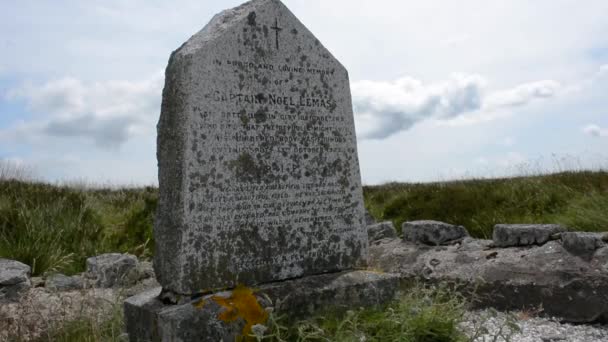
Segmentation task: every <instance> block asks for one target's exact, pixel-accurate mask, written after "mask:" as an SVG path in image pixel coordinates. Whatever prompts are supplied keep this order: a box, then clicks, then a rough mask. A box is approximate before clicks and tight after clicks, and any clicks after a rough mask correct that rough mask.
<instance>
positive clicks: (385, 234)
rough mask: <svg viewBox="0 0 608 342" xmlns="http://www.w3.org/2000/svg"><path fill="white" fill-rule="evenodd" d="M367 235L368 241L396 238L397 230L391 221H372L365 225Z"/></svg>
mask: <svg viewBox="0 0 608 342" xmlns="http://www.w3.org/2000/svg"><path fill="white" fill-rule="evenodd" d="M367 235H368V237H369V241H370V242H374V241H377V240H381V239H387V238H396V237H397V230H395V226H394V225H393V222H391V221H385V222H380V223H374V224H371V225H368V226H367Z"/></svg>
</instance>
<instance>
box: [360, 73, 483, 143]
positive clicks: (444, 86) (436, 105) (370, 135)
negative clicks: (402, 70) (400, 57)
mask: <svg viewBox="0 0 608 342" xmlns="http://www.w3.org/2000/svg"><path fill="white" fill-rule="evenodd" d="M484 83H485V81H484V79H483V78H482V77H481V76H479V75H465V74H455V75H453V76H452V77H451V78H450V79H448V80H446V81H441V82H436V83H430V84H424V83H423V82H422V81H419V80H416V79H414V78H411V77H403V78H399V79H397V80H395V81H388V82H382V81H359V82H354V83H353V84H352V93H353V102H354V110H355V118H356V120H357V128H358V130H359V131H358V134H359V137H360V138H362V139H383V138H386V137H388V136H391V135H393V134H395V133H397V132H399V131H403V130H407V129H409V128H410V127H412V126H413V125H414V124H415V123H417V122H419V121H422V120H425V119H429V118H436V119H449V118H453V117H455V116H458V115H461V114H462V113H466V112H469V111H473V110H476V109H479V108H480V106H481V98H482V94H481V92H482V89H483V87H484Z"/></svg>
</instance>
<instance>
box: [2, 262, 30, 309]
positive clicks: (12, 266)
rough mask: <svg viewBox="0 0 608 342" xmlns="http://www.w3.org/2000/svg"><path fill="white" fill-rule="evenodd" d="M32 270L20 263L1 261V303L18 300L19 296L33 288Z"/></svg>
mask: <svg viewBox="0 0 608 342" xmlns="http://www.w3.org/2000/svg"><path fill="white" fill-rule="evenodd" d="M30 273H31V268H30V267H29V266H28V265H26V264H24V263H21V262H19V261H15V260H9V259H0V301H3V300H8V301H12V300H16V299H18V297H19V295H20V294H21V293H22V292H23V291H25V290H28V289H29V288H30V287H32V283H31V281H30Z"/></svg>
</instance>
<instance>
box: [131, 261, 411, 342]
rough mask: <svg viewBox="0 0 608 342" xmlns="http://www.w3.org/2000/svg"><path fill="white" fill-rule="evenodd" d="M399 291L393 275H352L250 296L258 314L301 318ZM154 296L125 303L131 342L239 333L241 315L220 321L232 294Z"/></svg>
mask: <svg viewBox="0 0 608 342" xmlns="http://www.w3.org/2000/svg"><path fill="white" fill-rule="evenodd" d="M398 288H399V277H398V276H397V275H394V274H386V273H379V272H370V271H351V272H342V273H334V274H324V275H316V276H308V277H304V278H301V279H296V280H289V281H283V282H276V283H269V284H264V285H261V286H260V288H259V290H257V291H256V292H255V296H256V299H257V302H258V303H259V304H260V305H261V308H262V309H263V308H268V307H273V310H275V311H276V312H277V313H278V314H279V315H281V314H287V315H289V316H290V317H291V318H301V317H303V316H305V315H309V314H311V313H314V312H316V311H317V310H319V309H321V308H325V309H327V308H335V309H338V310H340V309H342V310H344V309H347V308H357V307H361V306H373V305H380V304H384V303H387V302H388V301H390V300H392V299H393V298H394V296H395V293H396V292H397V290H398ZM159 294H160V288H158V289H155V290H151V291H149V292H146V293H142V294H140V295H137V296H135V297H132V298H129V299H127V301H126V302H125V320H126V327H127V331H128V332H129V336H130V338H131V341H133V342H135V341H161V340H162V341H213V342H215V341H220V340H223V341H234V340H235V338H236V337H237V336H241V335H242V333H243V329H244V327H245V325H246V319H245V317H243V316H241V314H240V313H239V314H237V316H238V317H237V319H236V320H234V321H232V322H225V321H223V320H222V319H220V318H219V317H220V315H221V313H223V312H225V310H227V308H225V307H222V305H220V304H219V303H220V302H221V300H220V301H218V300H217V299H218V298H235V297H233V295H234V292H233V291H225V292H220V293H216V294H210V295H206V296H204V297H201V298H196V299H194V300H192V301H190V302H189V303H186V304H182V305H165V304H163V303H162V302H161V301H160V300H158V295H159ZM268 299H270V302H269V301H268ZM234 302H238V300H234ZM279 303H280V306H277V304H279ZM259 328H260V327H259V326H258V329H259Z"/></svg>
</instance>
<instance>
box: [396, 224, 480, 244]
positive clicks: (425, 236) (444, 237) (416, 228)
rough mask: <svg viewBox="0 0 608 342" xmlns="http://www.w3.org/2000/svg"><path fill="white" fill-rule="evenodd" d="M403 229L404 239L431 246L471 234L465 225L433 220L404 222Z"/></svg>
mask: <svg viewBox="0 0 608 342" xmlns="http://www.w3.org/2000/svg"><path fill="white" fill-rule="evenodd" d="M402 230H403V240H405V241H409V242H414V243H423V244H425V245H431V246H439V245H446V244H450V243H455V242H458V241H461V240H462V239H464V238H465V237H467V236H469V233H468V232H467V230H466V229H465V228H464V227H463V226H455V225H452V224H448V223H444V222H439V221H431V220H424V221H410V222H404V223H403V225H402Z"/></svg>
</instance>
